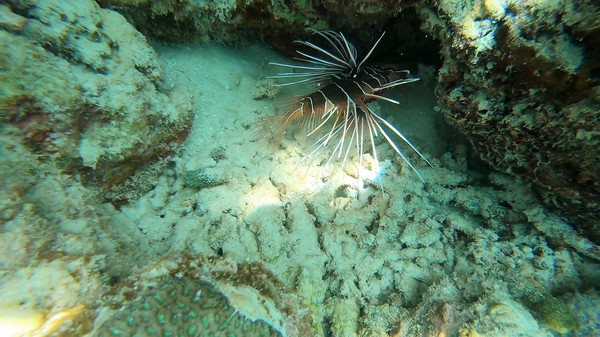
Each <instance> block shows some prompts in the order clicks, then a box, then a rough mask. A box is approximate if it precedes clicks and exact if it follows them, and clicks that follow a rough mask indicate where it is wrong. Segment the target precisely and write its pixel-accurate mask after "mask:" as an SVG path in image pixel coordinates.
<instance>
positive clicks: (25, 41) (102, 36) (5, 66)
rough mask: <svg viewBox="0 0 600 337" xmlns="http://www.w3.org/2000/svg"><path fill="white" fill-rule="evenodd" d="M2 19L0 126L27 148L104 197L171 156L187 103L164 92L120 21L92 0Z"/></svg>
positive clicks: (9, 10)
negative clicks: (15, 132)
mask: <svg viewBox="0 0 600 337" xmlns="http://www.w3.org/2000/svg"><path fill="white" fill-rule="evenodd" d="M1 11H2V15H1V18H0V60H2V61H1V63H2V71H1V72H0V84H1V85H0V109H2V111H3V114H2V117H1V118H0V122H1V123H9V124H12V125H13V126H16V127H17V128H19V129H20V130H22V142H23V143H25V144H26V145H27V146H28V147H29V148H30V149H32V150H33V151H36V152H37V153H41V154H43V155H45V156H49V157H52V158H54V159H56V161H57V162H58V163H59V164H60V165H61V166H62V167H63V169H65V170H67V171H78V172H80V173H83V174H84V176H85V178H86V181H87V182H88V183H93V184H97V185H98V186H100V187H101V188H102V189H104V190H110V189H112V188H113V187H114V186H115V185H118V184H120V183H122V182H123V181H125V180H126V179H128V178H129V177H130V176H132V174H134V173H135V172H136V171H137V170H139V169H141V168H145V167H147V165H148V164H151V163H153V162H156V161H157V160H158V158H159V157H161V158H164V157H168V156H169V155H170V154H171V153H173V152H174V151H176V149H177V144H178V143H180V142H181V141H182V140H183V138H184V137H185V136H186V134H187V130H188V128H189V125H190V120H191V114H190V112H191V107H190V103H189V98H188V96H187V94H185V93H184V92H183V91H181V90H177V89H172V88H166V87H165V85H164V84H163V82H162V75H161V70H160V66H159V63H158V61H157V58H156V54H155V52H154V50H153V49H152V48H151V47H150V46H149V45H148V43H147V42H146V39H145V37H144V36H142V35H141V34H140V33H139V32H138V31H136V30H135V29H134V28H133V26H131V25H130V24H129V23H127V21H126V20H125V18H124V17H123V16H121V15H120V14H118V13H116V12H114V11H111V10H107V9H102V8H100V7H99V6H98V5H97V4H96V3H95V2H94V1H91V0H84V1H57V0H44V1H8V2H7V3H6V4H5V5H2V8H1ZM138 188H139V185H138Z"/></svg>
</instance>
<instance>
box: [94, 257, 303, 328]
mask: <svg viewBox="0 0 600 337" xmlns="http://www.w3.org/2000/svg"><path fill="white" fill-rule="evenodd" d="M108 297H109V298H110V302H112V304H111V307H117V309H116V310H109V311H107V312H102V311H100V312H101V313H100V315H99V316H98V318H97V323H98V324H99V328H98V329H96V330H95V331H94V336H127V335H129V334H131V333H134V332H135V333H136V336H153V335H157V334H158V335H160V336H188V335H189V336H215V337H216V336H309V335H311V334H312V333H311V332H310V331H311V324H310V320H309V316H308V315H307V311H306V309H304V308H303V306H302V305H301V304H300V302H299V301H298V299H297V297H295V296H294V295H292V294H290V293H287V292H286V290H285V289H283V288H282V287H281V285H280V284H279V282H278V281H277V280H276V279H275V278H274V277H273V276H272V274H271V273H270V272H268V271H267V270H265V269H264V268H263V267H262V266H261V265H260V264H258V263H254V264H237V263H235V262H233V261H228V260H226V259H217V258H212V259H202V258H191V257H188V256H183V257H178V258H174V259H164V260H161V261H158V262H156V263H154V264H152V265H150V266H147V267H146V268H144V269H142V270H141V271H140V272H138V273H136V274H135V275H133V276H131V277H130V278H129V280H128V281H126V282H122V284H121V285H120V286H117V287H116V289H113V291H112V295H110V296H108Z"/></svg>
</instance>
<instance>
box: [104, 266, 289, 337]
mask: <svg viewBox="0 0 600 337" xmlns="http://www.w3.org/2000/svg"><path fill="white" fill-rule="evenodd" d="M134 296H135V297H134V298H132V299H131V300H128V301H127V302H126V303H125V304H124V305H123V309H121V310H120V311H119V312H118V314H115V315H114V316H112V317H111V318H110V319H108V320H107V321H105V322H104V323H103V324H102V326H100V329H99V331H98V333H97V334H96V336H99V337H104V336H128V335H131V334H135V335H136V336H154V335H157V334H158V335H159V336H166V337H169V336H265V337H266V336H281V334H279V333H277V332H276V331H275V330H274V329H273V328H272V327H271V326H269V325H268V324H266V323H265V322H263V321H253V320H250V319H247V318H246V317H244V316H243V315H241V314H240V313H239V312H238V311H237V309H236V308H234V307H232V306H231V304H230V303H229V302H228V301H227V298H226V297H225V296H224V295H223V294H221V293H219V292H218V291H216V289H214V288H213V287H212V286H211V285H210V284H209V283H207V282H202V281H194V280H190V279H179V278H176V277H172V278H167V279H161V280H157V281H156V284H154V285H152V286H146V287H143V288H142V289H139V290H137V291H136V293H135V295H134Z"/></svg>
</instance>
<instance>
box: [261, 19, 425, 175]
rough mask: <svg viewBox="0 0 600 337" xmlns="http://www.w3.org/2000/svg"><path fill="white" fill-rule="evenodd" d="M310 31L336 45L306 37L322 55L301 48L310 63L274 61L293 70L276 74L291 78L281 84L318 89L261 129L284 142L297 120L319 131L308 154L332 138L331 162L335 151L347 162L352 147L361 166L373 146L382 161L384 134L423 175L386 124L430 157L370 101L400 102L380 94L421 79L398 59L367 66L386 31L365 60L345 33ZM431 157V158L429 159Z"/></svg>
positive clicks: (301, 127)
mask: <svg viewBox="0 0 600 337" xmlns="http://www.w3.org/2000/svg"><path fill="white" fill-rule="evenodd" d="M311 31H312V32H313V33H315V34H318V35H319V36H321V37H322V38H324V39H325V41H326V42H327V43H328V44H329V46H330V47H331V48H332V49H331V50H327V49H325V48H323V47H319V46H317V45H315V44H313V43H311V42H307V41H296V43H299V44H302V45H304V46H306V47H308V48H309V49H311V50H312V51H316V52H317V55H315V54H311V53H307V52H301V51H297V53H298V54H299V55H300V57H297V58H296V59H297V60H299V61H302V62H305V64H306V65H292V64H282V63H271V64H273V65H277V66H282V67H289V68H291V69H292V70H293V71H292V72H286V73H280V74H278V75H276V76H273V77H272V78H277V79H287V80H290V79H291V80H292V81H291V82H287V83H283V84H280V85H281V86H287V85H292V84H299V83H308V84H309V85H311V86H312V87H314V91H313V92H312V93H310V94H308V95H305V96H301V97H295V98H294V101H293V103H292V104H291V105H290V106H289V107H287V108H286V110H285V111H286V112H285V113H284V114H283V115H280V116H274V117H267V118H265V119H262V120H261V121H260V125H261V126H262V128H261V129H260V130H259V132H261V134H262V135H263V136H264V134H265V133H264V131H266V132H267V134H273V136H274V137H275V138H276V140H277V141H278V142H280V141H281V139H282V137H283V135H284V133H285V131H286V130H287V129H288V127H289V126H290V125H291V124H292V123H294V124H296V127H297V130H298V131H299V132H302V133H304V136H306V137H310V136H314V137H316V139H317V140H316V141H315V143H314V149H313V150H312V152H311V153H310V154H309V156H310V155H312V154H314V153H315V152H317V151H318V150H319V149H321V148H323V147H326V146H329V145H330V144H333V145H331V146H332V147H333V151H332V153H331V155H330V156H329V160H328V162H329V161H331V160H332V159H333V158H334V157H337V158H343V159H342V160H343V162H342V167H343V166H344V164H345V163H346V160H347V159H348V156H349V155H350V153H351V152H352V150H353V149H354V152H355V153H356V154H357V156H358V158H359V166H360V167H362V159H363V153H364V151H365V150H366V149H368V148H371V150H372V152H373V157H374V159H375V160H376V161H377V153H376V149H375V138H376V137H377V136H378V135H380V134H381V135H382V136H383V137H384V138H385V139H386V140H387V142H388V143H389V144H390V145H391V146H392V147H393V148H394V150H395V151H396V153H398V154H399V155H400V156H401V157H402V159H403V160H404V161H405V162H406V163H407V164H408V165H409V166H410V168H411V169H412V170H413V171H414V172H415V173H416V174H417V175H418V176H419V178H420V179H421V180H423V178H422V177H421V175H420V174H419V172H418V171H417V170H416V168H415V167H414V166H413V165H412V164H411V163H410V162H409V161H408V159H407V157H406V156H405V155H404V153H403V152H402V151H401V150H400V149H399V148H398V147H397V146H396V144H395V143H394V142H393V140H392V139H391V138H390V135H388V133H387V132H386V130H384V127H385V128H387V129H388V130H391V131H392V132H393V133H394V134H395V135H397V136H398V137H400V138H401V139H402V140H403V141H404V142H405V143H406V144H408V145H409V146H410V147H411V148H412V149H413V150H414V151H415V152H416V153H417V154H419V156H420V157H421V158H423V160H425V161H427V159H426V158H425V157H424V156H423V155H422V154H421V153H420V152H419V151H418V150H417V148H416V147H415V146H413V145H412V143H410V142H409V141H408V139H406V137H404V135H402V133H400V132H399V131H398V130H397V129H396V128H395V127H394V126H392V125H391V124H390V123H388V122H387V121H386V120H385V119H383V118H381V117H380V116H379V115H378V114H376V113H375V112H374V111H372V110H371V109H370V108H369V106H368V103H369V102H371V101H373V100H374V99H381V100H385V101H388V102H391V103H395V104H398V102H397V101H395V100H393V99H390V98H387V97H383V96H380V95H379V94H380V93H381V92H382V91H383V90H385V89H389V88H392V87H395V86H398V85H401V84H405V83H410V82H414V81H417V80H418V78H414V77H410V72H409V71H408V70H400V69H399V68H398V67H397V66H395V65H378V66H363V64H364V62H365V61H366V60H367V58H368V57H369V56H370V55H371V53H372V52H373V50H374V49H375V47H376V46H377V44H378V43H379V41H380V40H381V39H382V38H383V35H381V37H380V38H379V40H377V42H376V43H375V44H374V45H373V47H372V48H371V50H370V51H369V53H368V54H367V55H366V56H365V57H364V58H363V59H362V61H361V62H358V61H357V58H356V55H357V53H356V49H355V48H354V46H353V45H352V44H351V43H349V42H348V41H347V40H346V38H345V37H344V35H342V34H341V33H336V32H333V31H316V30H311ZM427 163H429V162H428V161H427Z"/></svg>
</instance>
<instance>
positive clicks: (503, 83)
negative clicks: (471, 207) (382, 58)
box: [420, 0, 600, 242]
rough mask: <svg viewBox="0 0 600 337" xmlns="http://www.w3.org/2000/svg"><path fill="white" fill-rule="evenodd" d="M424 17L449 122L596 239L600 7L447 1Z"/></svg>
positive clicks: (581, 1) (580, 1) (577, 2)
mask: <svg viewBox="0 0 600 337" xmlns="http://www.w3.org/2000/svg"><path fill="white" fill-rule="evenodd" d="M420 12H421V15H422V18H423V28H424V29H425V30H426V31H428V32H430V33H432V34H435V36H436V37H437V38H438V39H439V40H440V41H441V45H442V55H443V59H444V65H443V66H442V68H441V69H440V72H439V85H438V87H437V96H438V98H439V100H440V103H441V110H442V112H443V113H444V114H445V115H446V117H447V119H448V120H449V121H450V122H451V124H453V125H455V126H456V127H457V128H458V129H460V130H461V132H462V133H463V134H465V135H466V136H467V138H468V139H469V140H470V142H471V143H472V144H473V146H474V148H475V149H476V150H477V151H478V152H479V154H480V155H481V157H482V158H483V159H484V160H485V161H486V162H488V163H490V164H491V165H492V166H493V167H494V168H496V169H498V170H501V171H505V172H510V173H513V174H517V175H521V176H524V177H526V178H528V179H530V180H532V181H533V182H534V184H535V186H536V188H537V191H538V192H539V193H540V194H541V196H542V198H543V199H544V201H545V203H546V204H547V205H551V206H554V207H558V208H559V209H560V210H561V211H562V212H563V214H564V215H566V216H568V217H570V218H571V219H572V220H573V222H574V223H576V224H578V225H579V229H580V230H584V231H585V232H586V235H588V236H590V237H592V238H594V239H595V240H596V241H597V242H598V241H600V225H599V223H598V214H599V213H600V180H599V179H598V177H600V113H599V111H600V67H599V64H600V6H598V5H597V4H594V3H593V2H591V1H586V0H569V1H560V2H557V1H530V2H522V1H510V0H508V1H500V0H497V1H496V0H486V1H483V0H473V1H467V2H463V1H452V0H443V1H436V2H435V4H431V5H430V6H423V7H422V8H421V11H420Z"/></svg>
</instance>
